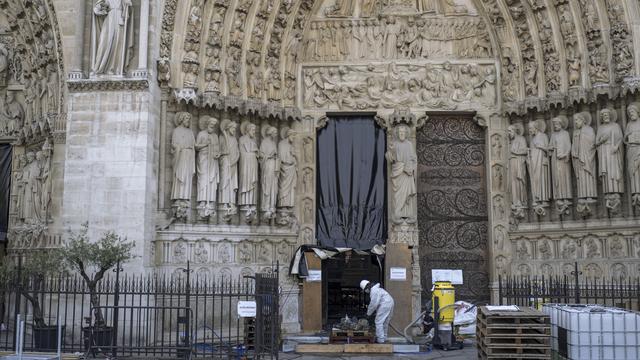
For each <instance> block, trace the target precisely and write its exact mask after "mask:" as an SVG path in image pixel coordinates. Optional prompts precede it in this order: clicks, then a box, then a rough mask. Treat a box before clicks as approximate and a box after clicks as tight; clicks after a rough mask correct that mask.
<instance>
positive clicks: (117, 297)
mask: <svg viewBox="0 0 640 360" xmlns="http://www.w3.org/2000/svg"><path fill="white" fill-rule="evenodd" d="M115 270H116V286H115V289H114V290H115V291H114V292H115V294H114V296H113V337H112V338H111V346H112V347H111V355H112V356H113V357H114V358H115V357H116V355H117V349H116V343H117V341H118V305H119V303H120V261H118V263H117V264H116V269H115Z"/></svg>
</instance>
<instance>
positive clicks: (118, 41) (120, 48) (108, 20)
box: [91, 0, 133, 76]
mask: <svg viewBox="0 0 640 360" xmlns="http://www.w3.org/2000/svg"><path fill="white" fill-rule="evenodd" d="M132 19H133V5H132V3H131V0H97V1H96V3H95V5H94V7H93V23H92V28H91V74H92V75H118V76H122V75H124V72H125V68H126V66H127V65H128V63H129V60H130V58H131V56H132V55H133V22H132Z"/></svg>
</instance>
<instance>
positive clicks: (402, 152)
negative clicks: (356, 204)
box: [386, 125, 418, 224]
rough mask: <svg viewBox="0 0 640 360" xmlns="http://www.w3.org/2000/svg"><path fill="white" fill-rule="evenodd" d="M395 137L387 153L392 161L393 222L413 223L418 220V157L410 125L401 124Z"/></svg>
mask: <svg viewBox="0 0 640 360" xmlns="http://www.w3.org/2000/svg"><path fill="white" fill-rule="evenodd" d="M395 134H396V136H395V139H394V140H393V141H392V142H391V144H389V149H388V151H387V154H386V158H387V160H388V161H389V162H390V163H391V167H390V168H391V172H390V177H391V189H392V190H393V205H394V206H393V217H392V219H393V222H394V223H396V224H403V223H408V224H413V223H415V221H416V210H417V188H416V171H417V165H418V158H417V155H416V151H415V148H414V146H413V143H411V141H409V138H408V137H409V127H408V126H406V125H399V126H397V127H396V129H395Z"/></svg>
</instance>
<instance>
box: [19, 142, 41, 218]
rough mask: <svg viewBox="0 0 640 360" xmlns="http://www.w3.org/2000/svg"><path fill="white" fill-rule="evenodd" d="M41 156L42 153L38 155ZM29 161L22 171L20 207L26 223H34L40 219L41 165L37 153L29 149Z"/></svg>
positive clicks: (20, 215) (20, 212)
mask: <svg viewBox="0 0 640 360" xmlns="http://www.w3.org/2000/svg"><path fill="white" fill-rule="evenodd" d="M38 157H40V158H41V155H40V156H38ZM26 159H27V162H26V165H25V167H24V169H23V171H22V191H23V195H22V196H21V199H22V208H21V209H19V217H20V220H22V221H23V222H24V223H27V224H33V223H37V222H38V220H40V210H41V206H40V194H41V186H40V185H41V184H40V181H39V178H40V171H41V168H40V165H39V164H38V160H37V159H36V153H34V152H33V151H29V152H28V153H27V157H26Z"/></svg>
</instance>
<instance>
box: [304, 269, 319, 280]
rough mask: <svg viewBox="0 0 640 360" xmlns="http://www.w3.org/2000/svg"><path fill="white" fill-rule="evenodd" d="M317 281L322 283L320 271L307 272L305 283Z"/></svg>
mask: <svg viewBox="0 0 640 360" xmlns="http://www.w3.org/2000/svg"><path fill="white" fill-rule="evenodd" d="M318 281H322V270H309V275H307V282H318Z"/></svg>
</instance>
